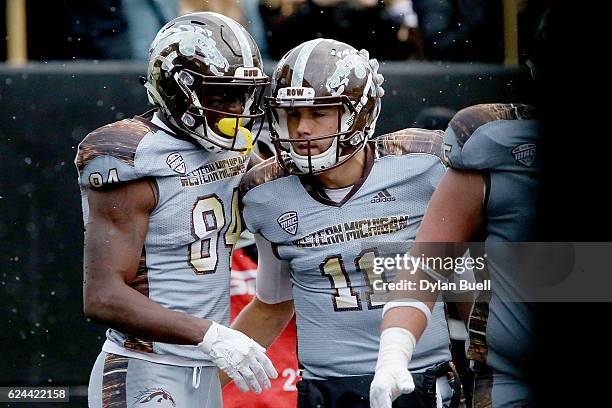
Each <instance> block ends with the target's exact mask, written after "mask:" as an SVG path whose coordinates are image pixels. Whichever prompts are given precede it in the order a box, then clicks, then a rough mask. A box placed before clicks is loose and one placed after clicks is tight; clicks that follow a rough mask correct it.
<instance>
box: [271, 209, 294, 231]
mask: <svg viewBox="0 0 612 408" xmlns="http://www.w3.org/2000/svg"><path fill="white" fill-rule="evenodd" d="M276 221H277V222H278V225H280V227H281V228H282V229H284V230H285V231H286V232H288V233H289V234H291V235H295V233H296V232H297V228H298V216H297V213H296V212H295V211H288V212H286V213H284V214H283V215H281V216H280V217H278V219H277V220H276Z"/></svg>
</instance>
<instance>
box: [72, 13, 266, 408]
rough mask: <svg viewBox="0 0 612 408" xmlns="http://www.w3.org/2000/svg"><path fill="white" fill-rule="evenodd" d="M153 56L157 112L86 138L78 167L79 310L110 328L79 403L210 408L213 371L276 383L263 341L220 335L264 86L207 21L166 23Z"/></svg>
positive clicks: (247, 50) (246, 48) (255, 384)
mask: <svg viewBox="0 0 612 408" xmlns="http://www.w3.org/2000/svg"><path fill="white" fill-rule="evenodd" d="M149 55H150V59H149V66H148V72H147V77H146V80H145V81H144V86H145V87H146V89H147V93H148V97H149V99H150V101H151V102H152V103H153V104H154V105H155V106H156V107H157V110H156V111H155V112H154V113H153V114H152V115H148V116H147V117H138V116H137V117H134V118H132V119H125V120H121V121H119V122H115V123H111V124H109V125H106V126H103V127H101V128H99V129H97V130H95V131H93V132H92V133H90V134H89V135H87V137H86V138H85V139H84V140H83V141H82V143H81V144H80V145H79V150H78V154H77V158H76V165H77V168H78V172H79V183H80V187H81V192H82V199H83V216H84V222H85V224H86V228H85V229H86V232H85V262H84V275H85V279H84V290H83V292H84V310H85V314H86V315H87V316H88V317H89V318H91V319H92V320H94V321H97V322H101V323H103V324H105V325H107V326H108V327H110V328H109V330H108V331H107V333H106V337H107V339H106V342H105V343H104V345H103V347H102V352H101V353H100V355H99V357H98V359H97V361H96V362H95V365H94V367H93V370H92V374H91V378H90V384H89V404H90V406H92V407H101V406H104V407H107V406H127V404H129V405H130V406H131V405H132V404H135V403H137V402H141V403H144V402H146V401H149V400H157V401H161V400H162V399H163V400H166V401H170V402H171V403H172V406H180V407H196V406H197V407H218V406H220V405H221V387H220V382H219V377H218V372H217V367H218V368H220V369H221V370H223V371H224V372H225V373H227V375H229V376H230V377H231V378H232V379H233V380H234V381H235V383H236V384H237V385H238V386H239V387H240V388H241V389H242V390H243V391H247V390H248V389H251V390H252V391H254V392H257V393H259V392H260V391H261V389H262V387H263V388H269V387H270V380H269V377H270V378H275V377H276V375H277V374H276V372H275V370H274V368H273V366H272V364H271V363H270V361H269V360H268V358H267V357H266V355H265V354H264V352H265V350H264V349H263V348H262V347H261V346H260V345H258V344H257V343H256V342H255V341H253V340H251V339H250V338H248V337H247V336H245V335H244V334H242V333H240V332H237V331H235V330H232V329H230V328H228V327H226V326H227V325H228V324H229V300H230V299H229V298H230V296H229V288H230V285H229V282H230V264H229V262H230V254H231V248H232V246H233V245H234V244H235V243H236V241H237V239H238V236H239V235H240V232H241V231H242V227H241V218H240V214H239V208H238V184H239V181H240V179H241V176H242V175H243V174H244V172H245V171H246V169H247V166H248V165H249V151H250V149H251V147H252V145H253V141H254V137H253V135H252V134H251V132H250V130H249V128H250V127H251V125H252V124H253V122H254V121H255V120H257V119H258V118H262V117H263V115H264V111H263V110H262V109H261V107H260V98H261V93H262V91H263V89H264V88H265V86H266V85H267V84H268V83H269V81H268V77H267V76H266V75H265V74H264V73H263V68H262V62H261V56H260V53H259V50H258V48H257V45H256V44H255V42H254V41H253V39H252V38H251V36H250V35H249V34H248V33H247V32H246V30H245V29H244V28H243V27H242V26H240V25H239V24H238V23H236V22H235V21H234V20H232V19H230V18H228V17H225V16H223V15H220V14H217V13H209V12H207V13H193V14H188V15H184V16H181V17H178V18H176V19H174V20H172V21H170V22H169V23H168V24H166V25H165V26H164V27H163V28H162V29H161V30H160V31H159V33H158V34H157V36H156V38H155V39H154V40H153V42H152V44H151V47H150V52H149Z"/></svg>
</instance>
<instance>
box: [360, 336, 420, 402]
mask: <svg viewBox="0 0 612 408" xmlns="http://www.w3.org/2000/svg"><path fill="white" fill-rule="evenodd" d="M415 347H416V338H415V337H414V335H413V334H412V333H411V332H410V331H408V330H406V329H403V328H401V327H391V328H387V329H385V330H384V331H383V332H382V334H381V335H380V348H379V350H378V361H377V362H376V371H375V372H374V379H373V380H372V384H370V408H391V404H392V403H393V401H394V400H395V399H396V398H397V397H399V396H400V395H401V394H409V393H411V392H412V391H414V381H413V379H412V375H411V374H410V371H408V363H409V362H410V359H411V358H412V353H413V352H414V348H415Z"/></svg>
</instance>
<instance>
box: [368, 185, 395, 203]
mask: <svg viewBox="0 0 612 408" xmlns="http://www.w3.org/2000/svg"><path fill="white" fill-rule="evenodd" d="M389 201H395V197H393V196H392V195H391V193H389V192H388V191H387V189H386V188H383V189H382V191H379V192H378V194H376V195H375V196H374V197H372V199H371V200H370V202H371V203H386V202H389Z"/></svg>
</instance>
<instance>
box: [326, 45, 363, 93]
mask: <svg viewBox="0 0 612 408" xmlns="http://www.w3.org/2000/svg"><path fill="white" fill-rule="evenodd" d="M342 54H344V56H343V57H342V56H341V55H342ZM341 55H339V57H340V58H341V59H339V60H338V61H337V62H336V70H335V71H334V73H333V74H331V76H330V77H329V78H328V79H327V82H326V83H325V87H326V88H327V91H328V92H329V93H331V94H332V96H338V95H342V93H343V92H344V87H345V85H348V83H349V79H348V76H349V74H350V73H351V72H352V71H355V76H356V77H357V78H359V79H363V78H365V76H366V73H367V72H366V67H365V61H364V60H363V57H361V56H360V55H359V54H357V51H356V50H344V51H342V52H341Z"/></svg>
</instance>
